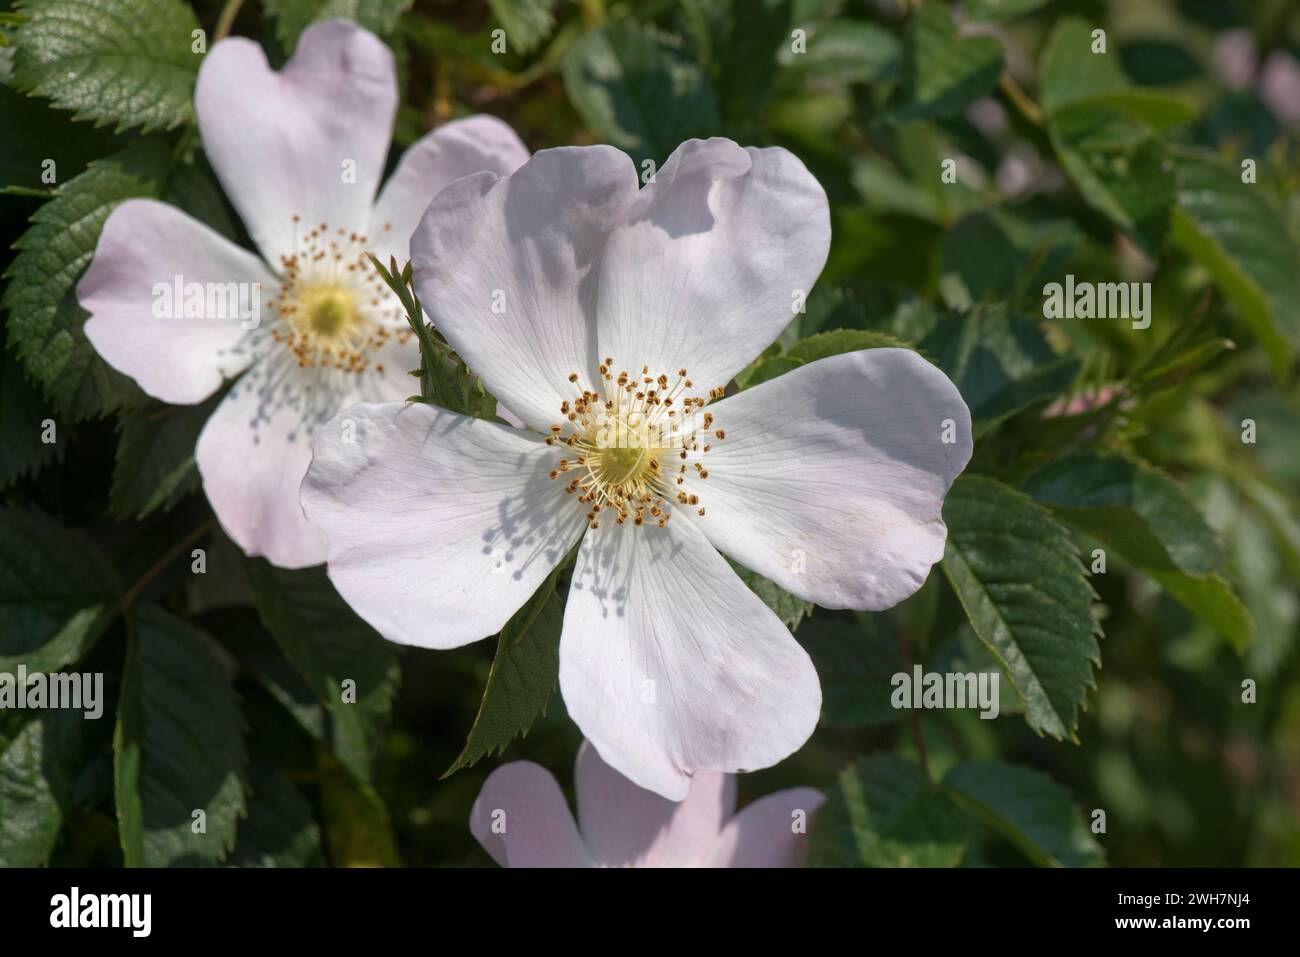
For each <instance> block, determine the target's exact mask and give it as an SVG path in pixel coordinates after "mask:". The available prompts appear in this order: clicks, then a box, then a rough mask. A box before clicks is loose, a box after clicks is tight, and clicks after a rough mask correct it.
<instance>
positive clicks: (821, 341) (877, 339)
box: [785, 329, 908, 363]
mask: <svg viewBox="0 0 1300 957" xmlns="http://www.w3.org/2000/svg"><path fill="white" fill-rule="evenodd" d="M886 348H891V349H906V348H908V345H907V343H905V342H903V341H902V340H901V339H897V338H895V337H894V336H891V335H890V334H889V333H887V332H877V331H876V330H874V329H833V330H831V331H829V332H819V333H817V334H816V335H812V336H809V337H808V338H806V339H800V340H799V341H798V342H796V343H795V344H794V345H792V346H791V347H790V348H789V349H787V350H786V353H785V354H786V356H788V357H789V358H791V359H795V360H797V361H799V362H801V363H808V362H816V361H817V360H818V359H825V358H828V357H830V356H838V355H842V354H843V353H845V352H857V351H859V350H861V349H886Z"/></svg>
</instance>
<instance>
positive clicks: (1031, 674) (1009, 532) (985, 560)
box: [943, 475, 1101, 741]
mask: <svg viewBox="0 0 1300 957" xmlns="http://www.w3.org/2000/svg"><path fill="white" fill-rule="evenodd" d="M943 517H944V521H945V522H946V523H947V525H948V546H947V548H946V549H945V550H944V556H943V571H944V574H945V576H947V578H948V581H949V583H950V584H951V585H952V588H953V591H954V592H956V594H957V598H958V600H959V601H960V602H961V605H962V608H964V609H965V611H966V616H967V618H969V619H970V623H971V625H972V627H974V629H975V634H976V635H978V636H979V638H980V640H981V641H982V642H983V643H984V644H985V646H986V647H987V648H988V649H989V651H991V652H992V653H993V656H994V657H995V658H996V659H997V661H998V665H999V667H1000V668H1001V669H1002V672H1003V673H1004V674H1005V675H1006V676H1007V677H1008V678H1009V679H1010V681H1011V683H1012V687H1014V688H1015V690H1016V692H1017V694H1019V696H1020V698H1021V700H1022V701H1023V702H1024V705H1025V719H1026V721H1028V723H1029V726H1030V727H1031V728H1033V729H1034V730H1035V731H1036V732H1038V733H1039V734H1048V735H1051V736H1052V737H1053V738H1058V739H1060V738H1069V739H1070V740H1072V741H1077V738H1076V736H1075V729H1076V728H1077V727H1078V721H1079V708H1080V707H1081V706H1082V705H1083V704H1084V699H1085V698H1086V696H1087V693H1088V689H1089V688H1093V687H1095V681H1094V679H1093V672H1092V669H1093V667H1094V666H1096V665H1100V664H1101V651H1100V649H1099V647H1098V645H1097V635H1098V634H1099V633H1100V630H1099V629H1098V627H1097V624H1096V622H1095V621H1094V619H1093V615H1092V607H1091V605H1092V599H1093V597H1094V596H1093V592H1092V588H1091V587H1090V586H1089V585H1088V582H1087V579H1086V578H1085V577H1084V570H1083V566H1082V565H1081V564H1080V563H1079V557H1078V555H1077V554H1076V553H1075V549H1074V545H1073V544H1072V543H1071V541H1070V537H1069V535H1068V534H1067V532H1066V531H1065V529H1064V528H1063V527H1062V526H1061V525H1059V524H1058V523H1057V522H1056V520H1055V519H1053V518H1052V517H1051V515H1050V514H1048V512H1047V510H1046V509H1044V508H1043V507H1042V506H1040V505H1038V504H1036V503H1035V502H1034V501H1033V500H1032V499H1030V498H1029V497H1028V496H1026V495H1024V494H1022V493H1021V492H1018V491H1016V490H1015V489H1013V488H1010V487H1008V486H1006V485H1004V484H1002V483H1001V482H997V481H994V480H993V479H989V478H984V477H982V476H975V475H965V476H962V477H961V478H959V479H958V480H957V481H956V482H955V483H954V484H953V487H952V489H951V490H950V491H949V492H948V498H947V500H946V501H945V502H944V508H943Z"/></svg>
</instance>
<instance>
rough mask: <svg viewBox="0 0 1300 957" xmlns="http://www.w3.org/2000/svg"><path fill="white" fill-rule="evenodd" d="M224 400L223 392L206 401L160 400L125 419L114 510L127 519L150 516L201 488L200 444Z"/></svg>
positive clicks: (111, 507) (111, 499)
mask: <svg viewBox="0 0 1300 957" xmlns="http://www.w3.org/2000/svg"><path fill="white" fill-rule="evenodd" d="M219 401H220V396H216V397H213V398H212V399H209V400H208V401H207V402H204V403H203V404H201V405H182V406H164V405H161V404H158V403H155V404H154V405H152V406H151V407H149V408H147V409H144V410H141V411H140V412H138V413H136V414H134V415H131V416H125V417H123V419H122V423H121V435H120V437H119V438H118V443H117V459H116V462H115V463H114V465H113V486H112V489H111V490H110V492H109V498H108V507H109V511H111V512H112V513H113V514H114V515H117V516H119V517H121V518H137V519H139V518H144V517H145V516H146V515H148V514H149V513H151V512H153V511H155V510H156V509H159V508H161V509H163V510H164V511H166V510H167V509H170V508H171V507H172V506H173V505H175V504H176V503H177V502H179V501H180V500H181V499H182V498H184V497H185V496H186V495H189V494H190V493H191V492H194V491H196V490H197V489H198V487H199V478H198V471H197V470H196V469H195V467H194V446H195V443H196V442H198V438H199V433H200V432H201V431H203V426H204V425H205V424H206V423H207V421H208V416H210V415H211V414H212V412H213V411H214V410H215V409H216V407H217V404H218V402H219Z"/></svg>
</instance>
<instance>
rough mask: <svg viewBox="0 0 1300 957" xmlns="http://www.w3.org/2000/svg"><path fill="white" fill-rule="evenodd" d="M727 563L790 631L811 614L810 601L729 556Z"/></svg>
mask: <svg viewBox="0 0 1300 957" xmlns="http://www.w3.org/2000/svg"><path fill="white" fill-rule="evenodd" d="M727 563H728V564H729V565H731V567H732V570H733V571H735V573H736V574H737V575H739V576H740V580H741V581H743V582H744V583H745V584H746V585H748V586H749V590H750V591H752V592H753V593H754V594H755V595H757V596H758V597H759V598H761V599H763V604H765V605H766V606H767V607H768V608H771V609H772V610H773V611H774V612H776V617H778V618H780V619H781V621H783V622H784V623H785V626H786V627H787V628H789V629H790V630H791V631H794V630H795V629H796V628H798V627H799V622H801V621H803V620H804V619H805V618H806V617H808V616H809V615H811V614H812V612H813V603H812V602H810V601H804V600H803V599H802V598H799V597H797V596H795V595H792V594H790V593H789V592H788V591H786V590H785V589H784V588H782V587H781V586H780V585H778V584H776V583H775V582H773V581H769V580H768V579H766V578H764V577H763V576H762V575H760V574H758V572H752V571H750V570H749V569H748V568H745V567H744V566H742V565H738V564H737V563H736V562H733V561H732V560H731V559H730V558H728V559H727Z"/></svg>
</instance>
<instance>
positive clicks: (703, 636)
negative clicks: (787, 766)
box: [560, 515, 821, 801]
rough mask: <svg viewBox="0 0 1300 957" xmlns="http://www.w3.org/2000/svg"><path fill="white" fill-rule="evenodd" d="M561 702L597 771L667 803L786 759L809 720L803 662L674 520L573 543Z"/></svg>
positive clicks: (601, 532) (783, 632)
mask: <svg viewBox="0 0 1300 957" xmlns="http://www.w3.org/2000/svg"><path fill="white" fill-rule="evenodd" d="M560 689H561V691H562V692H563V694H564V703H565V706H566V707H567V708H568V711H569V715H570V716H571V717H572V718H573V720H574V721H575V722H576V723H577V725H578V727H579V728H581V729H582V732H583V734H585V735H586V737H587V738H588V739H589V740H590V741H591V743H592V744H593V745H594V746H595V747H596V749H597V750H598V751H599V752H600V755H601V757H602V758H604V759H605V761H607V762H608V763H609V764H610V765H611V766H612V767H614V768H615V769H616V770H617V771H619V772H620V773H621V774H623V775H624V776H625V777H628V778H630V779H631V780H632V781H633V782H635V783H636V784H638V785H640V786H641V787H643V788H648V789H650V790H652V791H655V792H657V793H658V794H661V795H663V796H664V797H666V798H669V799H670V800H674V801H680V800H682V799H683V798H685V797H686V795H687V793H688V791H689V788H690V783H691V777H690V776H691V774H692V773H693V772H695V771H698V770H701V769H707V770H714V771H747V770H752V769H755V768H764V767H768V766H770V765H772V764H775V763H776V762H777V761H780V760H781V759H782V758H785V757H787V756H788V755H789V754H791V753H792V752H793V751H795V750H797V749H798V748H799V747H800V746H801V745H802V744H803V743H804V742H805V741H806V740H808V736H809V735H811V734H812V732H813V728H814V727H815V726H816V724H817V717H818V712H819V711H820V709H821V687H820V686H819V684H818V682H817V673H816V671H814V670H813V666H812V662H811V661H810V660H809V658H808V655H807V653H806V652H805V651H804V650H803V649H802V648H801V647H800V646H799V644H798V643H797V642H796V641H795V640H794V638H793V637H791V635H790V632H789V631H788V630H787V629H786V627H785V626H784V625H783V624H781V622H780V620H779V619H778V618H777V617H776V615H775V614H773V613H772V611H771V609H769V608H768V607H767V606H766V605H765V604H763V602H762V601H761V600H760V599H759V598H758V597H757V596H756V595H755V594H754V593H753V592H752V591H750V590H749V588H747V587H746V586H745V584H744V583H743V582H742V581H741V580H740V578H739V577H737V576H736V574H735V573H734V572H733V571H732V570H731V568H730V567H729V566H728V565H727V563H726V562H725V561H724V560H723V558H722V556H720V555H719V554H718V553H717V552H716V551H714V549H713V548H712V546H710V545H709V543H708V541H707V540H706V539H705V538H704V535H703V533H701V532H700V530H699V529H698V528H696V527H695V526H694V525H693V524H692V523H691V521H690V519H689V518H688V517H687V516H685V515H678V516H676V517H674V518H673V519H672V520H671V521H670V522H669V523H668V525H667V527H665V528H658V527H653V526H649V525H646V526H639V527H638V526H635V525H631V524H629V525H623V526H620V525H616V524H615V523H614V522H613V521H611V520H608V519H606V520H605V521H602V522H601V524H600V527H599V528H598V529H596V530H594V531H592V532H589V533H588V534H587V535H586V537H585V538H584V540H583V544H582V547H581V548H580V549H579V550H578V562H577V566H576V568H575V570H574V575H573V584H572V586H571V588H570V590H569V599H568V605H567V606H566V608H565V612H564V632H563V635H562V637H561V639H560Z"/></svg>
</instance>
